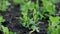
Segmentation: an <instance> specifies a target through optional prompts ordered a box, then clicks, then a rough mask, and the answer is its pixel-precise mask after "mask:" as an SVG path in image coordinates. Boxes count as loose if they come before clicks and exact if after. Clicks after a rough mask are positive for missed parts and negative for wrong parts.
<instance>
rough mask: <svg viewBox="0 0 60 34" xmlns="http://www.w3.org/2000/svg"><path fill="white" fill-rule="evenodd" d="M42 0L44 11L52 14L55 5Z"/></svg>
mask: <svg viewBox="0 0 60 34" xmlns="http://www.w3.org/2000/svg"><path fill="white" fill-rule="evenodd" d="M42 1H43V9H44V12H49V13H50V14H53V13H54V11H55V5H54V4H53V3H51V2H50V1H47V0H42Z"/></svg>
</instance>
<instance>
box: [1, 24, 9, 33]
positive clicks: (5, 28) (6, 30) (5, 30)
mask: <svg viewBox="0 0 60 34" xmlns="http://www.w3.org/2000/svg"><path fill="white" fill-rule="evenodd" d="M1 27H2V30H3V32H4V34H9V29H8V28H7V27H4V26H3V25H1Z"/></svg>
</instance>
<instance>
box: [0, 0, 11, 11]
mask: <svg viewBox="0 0 60 34" xmlns="http://www.w3.org/2000/svg"><path fill="white" fill-rule="evenodd" d="M9 5H10V3H9V2H8V1H7V0H0V10H2V11H5V10H6V9H7V8H8V6H9Z"/></svg>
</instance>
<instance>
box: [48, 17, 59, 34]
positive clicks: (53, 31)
mask: <svg viewBox="0 0 60 34" xmlns="http://www.w3.org/2000/svg"><path fill="white" fill-rule="evenodd" d="M59 19H60V17H59V16H56V17H53V16H50V21H51V22H50V23H49V27H48V30H49V34H59V32H58V31H60V30H59V27H60V26H58V24H59Z"/></svg>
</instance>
